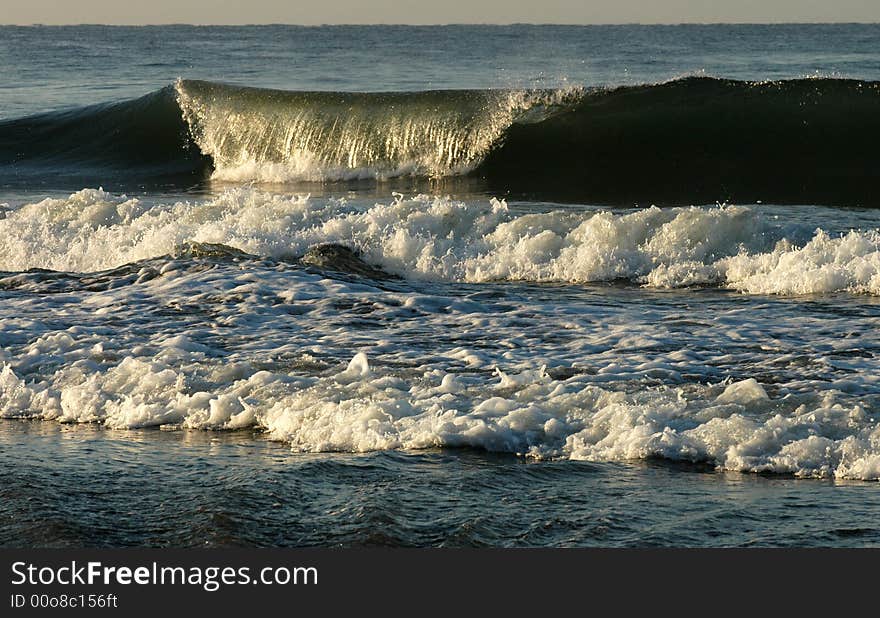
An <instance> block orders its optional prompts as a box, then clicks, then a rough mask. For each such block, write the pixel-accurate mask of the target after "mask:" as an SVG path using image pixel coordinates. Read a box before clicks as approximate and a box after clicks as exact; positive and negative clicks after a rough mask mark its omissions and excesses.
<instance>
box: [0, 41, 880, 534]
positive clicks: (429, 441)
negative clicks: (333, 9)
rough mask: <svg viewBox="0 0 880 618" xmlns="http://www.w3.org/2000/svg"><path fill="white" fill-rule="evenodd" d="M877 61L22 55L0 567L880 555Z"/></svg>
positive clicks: (807, 52)
mask: <svg viewBox="0 0 880 618" xmlns="http://www.w3.org/2000/svg"><path fill="white" fill-rule="evenodd" d="M878 35H880V27H878V26H865V25H840V26H823V25H815V26H793V25H781V26H678V27H635V26H620V27H615V26H608V27H556V26H534V27H531V26H509V27H492V26H453V27H443V28H438V27H425V28H411V27H322V28H299V27H282V26H273V27H246V28H213V27H202V28H194V27H188V26H174V27H151V28H109V27H99V26H89V27H70V28H66V27H65V28H46V27H30V28H6V27H4V28H0V57H2V58H3V62H0V74H2V77H3V79H4V83H6V84H7V87H6V88H4V89H3V90H2V91H0V153H2V159H0V203H2V210H0V417H2V419H3V420H2V421H0V444H2V447H0V459H2V466H0V475H2V483H0V498H2V500H0V518H2V521H3V526H2V528H0V535H2V536H0V542H2V543H3V544H4V545H7V546H69V545H74V546H75V545H106V546H124V545H159V546H162V545H184V546H189V545H192V546H198V545H205V544H208V545H230V544H232V545H235V544H243V545H251V544H256V545H338V544H342V545H364V544H389V545H446V546H452V545H456V546H457V545H696V546H705V545H865V544H874V543H876V542H877V540H878V538H880V529H878V528H877V526H876V525H875V523H874V522H875V520H876V514H877V512H878V511H877V508H878V495H877V491H876V488H877V484H876V481H877V480H878V478H880V425H878V413H880V408H878V406H880V384H878V380H877V375H876V374H877V368H878V366H877V363H876V362H875V357H876V354H877V353H878V349H880V337H878V335H877V334H876V326H877V324H878V316H880V305H878V303H877V298H878V296H880V218H878V215H877V214H876V211H875V210H874V209H873V208H872V207H873V206H876V205H877V202H878V200H877V197H878V196H877V194H876V192H875V190H874V183H873V176H872V173H873V172H874V170H876V165H877V163H878V157H877V155H876V153H874V152H873V150H872V147H871V144H872V143H875V142H874V141H873V140H874V138H875V137H876V136H877V135H880V128H878V126H877V120H876V117H875V114H874V110H875V109H876V105H877V102H878V100H880V94H878V85H877V81H876V80H878V79H880V71H878V67H880V63H878V60H880V58H878V55H880V52H878V51H877V49H878V47H877V45H876V43H877V41H878ZM710 121H711V122H710ZM652 196H653V197H652Z"/></svg>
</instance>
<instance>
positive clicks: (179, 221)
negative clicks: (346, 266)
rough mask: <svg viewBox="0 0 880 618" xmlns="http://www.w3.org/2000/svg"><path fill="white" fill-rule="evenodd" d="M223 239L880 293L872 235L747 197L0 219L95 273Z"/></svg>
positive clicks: (674, 282) (255, 248)
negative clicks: (613, 206) (838, 230)
mask: <svg viewBox="0 0 880 618" xmlns="http://www.w3.org/2000/svg"><path fill="white" fill-rule="evenodd" d="M188 242H203V243H222V244H225V245H228V246H231V247H234V248H237V249H240V250H242V251H245V252H248V253H251V254H255V255H259V256H269V257H290V256H299V255H303V254H304V253H305V252H306V251H307V250H308V249H309V248H310V247H312V246H315V245H318V244H322V243H338V244H343V245H346V246H349V247H351V248H352V249H355V250H357V251H359V252H361V253H362V255H363V257H364V259H365V260H366V261H367V262H369V263H371V264H374V265H376V266H379V267H381V268H383V269H385V270H387V271H389V272H391V273H395V274H398V275H401V276H403V277H407V278H414V279H427V280H437V281H466V282H485V281H493V280H520V281H536V282H570V283H584V282H596V281H609V280H614V279H627V280H631V281H634V282H638V283H641V284H645V285H648V286H652V287H658V288H664V287H668V288H674V287H685V286H694V285H716V286H726V287H730V288H733V289H737V290H741V291H743V292H748V293H762V294H813V293H828V292H839V291H848V292H856V293H867V294H878V293H880V234H878V232H877V231H876V230H867V231H850V232H849V233H846V234H843V235H832V234H829V233H827V232H825V231H822V230H816V231H815V232H810V231H809V230H808V229H806V228H804V227H803V226H798V225H788V226H787V227H786V226H784V225H781V224H780V223H779V222H777V221H775V220H773V219H771V218H768V217H765V216H762V215H761V214H760V212H759V211H757V210H753V209H750V208H745V207H736V206H720V207H710V208H697V207H691V208H668V209H660V208H654V207H652V208H646V209H642V210H637V211H634V212H629V213H625V214H617V213H612V212H594V211H588V212H579V213H575V212H571V211H555V212H546V213H534V214H525V215H520V216H515V215H513V214H511V212H510V211H509V209H508V207H507V205H506V204H505V203H504V202H503V201H499V200H494V199H493V200H491V201H490V202H488V203H464V202H461V201H456V200H452V199H448V198H440V197H428V196H415V197H413V198H404V197H402V196H398V197H396V198H395V199H393V200H391V201H389V202H385V203H378V204H375V205H373V206H370V207H367V206H362V205H361V206H356V205H351V204H348V203H347V202H346V201H345V200H341V199H310V198H308V197H303V196H300V197H286V196H280V195H273V194H269V193H264V192H260V191H256V190H252V189H235V190H230V191H227V192H225V193H222V194H220V195H218V196H217V197H214V198H211V199H209V200H206V201H205V202H195V203H190V202H179V203H174V204H158V205H148V204H146V203H144V202H141V201H139V200H138V199H129V198H125V197H119V196H113V195H110V194H108V193H106V192H103V191H101V190H94V189H85V190H82V191H79V192H77V193H75V194H73V195H71V196H70V197H68V198H62V199H46V200H44V201H42V202H38V203H34V204H27V205H24V206H22V207H20V208H17V209H14V210H11V211H9V212H8V213H7V216H6V218H5V219H2V220H0V269H2V270H7V271H22V270H25V269H28V268H35V267H37V268H47V269H53V270H63V271H98V270H102V269H107V268H112V267H116V266H120V265H122V264H126V263H130V262H135V261H138V260H142V259H146V258H151V257H156V256H160V255H166V254H171V253H173V252H174V251H175V250H176V249H177V248H178V247H180V246H181V245H183V244H185V243H188Z"/></svg>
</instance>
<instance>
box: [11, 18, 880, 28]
mask: <svg viewBox="0 0 880 618" xmlns="http://www.w3.org/2000/svg"><path fill="white" fill-rule="evenodd" d="M847 25H859V26H875V25H880V21H858V20H856V21H717V22H713V21H705V22H700V21H682V22H673V21H670V22H592V23H574V22H425V23H404V22H369V23H366V22H365V23H341V22H340V23H314V24H303V23H290V22H252V23H235V24H232V23H190V22H155V23H144V24H130V23H101V22H80V23H64V24H61V23H44V22H33V23H27V24H25V23H0V27H2V28H7V27H16V28H34V27H36V28H70V27H74V28H75V27H81V26H104V27H108V28H155V27H160V26H189V27H194V28H242V27H272V26H291V27H296V28H327V27H331V28H332V27H349V28H351V27H359V28H361V27H371V26H397V27H400V26H403V27H412V28H429V27H447V26H491V27H509V26H568V27H575V28H577V27H591V26H594V27H602V26H667V27H676V26H847Z"/></svg>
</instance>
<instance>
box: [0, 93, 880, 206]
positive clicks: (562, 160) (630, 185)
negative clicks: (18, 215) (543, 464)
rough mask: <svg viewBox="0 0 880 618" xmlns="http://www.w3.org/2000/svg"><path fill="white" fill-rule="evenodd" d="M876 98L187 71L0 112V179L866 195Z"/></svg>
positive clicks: (646, 195)
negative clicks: (286, 82) (330, 81)
mask: <svg viewBox="0 0 880 618" xmlns="http://www.w3.org/2000/svg"><path fill="white" fill-rule="evenodd" d="M878 103H880V84H878V83H875V82H863V81H856V80H844V79H827V78H823V79H800V80H788V81H774V82H741V81H734V80H726V79H716V78H709V77H688V78H683V79H679V80H675V81H671V82H667V83H661V84H652V85H642V86H623V87H618V88H605V89H585V88H572V89H568V90H438V91H427V92H397V93H352V92H289V91H281V90H267V89H258V88H248V87H239V86H229V85H224V84H218V83H212V82H203V81H193V80H180V81H178V82H177V83H176V84H174V85H171V86H168V87H166V88H163V89H161V90H159V91H157V92H154V93H151V94H148V95H146V96H144V97H141V98H139V99H135V100H132V101H124V102H119V103H113V104H104V105H97V106H91V107H86V108H81V109H74V110H68V111H61V112H54V113H49V114H42V115H38V116H33V117H29V118H23V119H18V120H9V121H4V122H2V123H0V183H2V184H7V185H9V184H15V183H24V184H28V185H31V184H35V183H36V184H46V183H48V182H63V181H64V180H65V179H67V180H68V182H69V183H81V184H78V185H77V186H84V185H95V184H104V185H105V186H106V185H108V184H109V183H111V182H117V183H123V184H124V183H126V182H127V183H129V184H132V183H133V184H138V183H141V184H144V183H148V182H164V183H167V184H178V185H180V184H186V183H190V184H192V183H194V182H201V181H203V180H205V179H206V178H208V177H211V178H214V179H215V180H220V181H234V182H242V181H257V182H273V183H277V182H281V183H296V182H302V181H319V182H335V181H347V180H353V179H364V178H367V179H373V180H377V181H382V180H387V179H389V178H393V177H398V176H416V177H426V178H449V177H458V176H463V175H466V176H469V177H474V178H477V179H479V180H480V181H482V182H484V183H486V185H487V186H488V187H489V188H490V189H491V190H492V191H493V192H495V193H499V192H507V191H513V192H523V193H531V194H537V195H546V196H552V197H555V198H560V199H561V198H565V199H569V198H571V199H582V200H593V201H599V202H613V201H633V200H635V201H649V202H664V201H686V202H688V203H705V202H709V203H712V202H715V201H739V202H746V201H748V202H753V201H760V200H764V201H776V202H780V203H828V204H837V203H854V204H876V203H877V200H878V198H877V193H876V191H875V182H874V178H875V175H876V171H877V169H878V163H880V159H878V154H877V152H878V151H877V149H876V147H875V144H876V143H877V141H878V138H880V114H878V113H877V110H878V107H880V106H878ZM50 171H51V174H49V173H48V172H50Z"/></svg>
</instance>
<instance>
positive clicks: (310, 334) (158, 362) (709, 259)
mask: <svg viewBox="0 0 880 618" xmlns="http://www.w3.org/2000/svg"><path fill="white" fill-rule="evenodd" d="M6 214H7V216H6V218H4V219H2V220H0V269H2V270H6V271H23V270H25V269H28V268H33V267H39V268H50V269H55V270H67V271H99V270H102V269H108V268H111V267H115V266H119V265H122V264H127V263H130V262H133V261H136V260H141V259H146V258H155V257H157V256H162V255H166V254H174V253H175V252H176V251H178V249H179V247H180V246H181V245H185V244H186V243H190V242H201V243H221V244H223V245H227V246H229V247H234V248H237V249H240V250H242V251H245V252H247V253H250V254H254V255H258V256H274V257H289V256H296V255H302V254H303V253H305V252H306V251H307V250H308V249H309V248H310V247H313V246H314V245H317V244H321V243H338V244H343V245H347V246H349V247H352V248H354V249H356V250H358V251H360V252H361V253H362V255H363V257H364V259H365V260H366V261H367V262H369V263H372V264H376V265H378V266H381V267H382V268H384V269H385V270H387V271H389V272H392V273H397V274H399V275H402V276H404V277H406V278H409V279H412V280H414V281H410V282H403V283H400V282H398V283H395V284H394V285H392V286H390V287H388V288H386V287H382V285H381V284H380V283H381V282H374V281H370V280H368V279H351V278H334V277H330V276H326V275H325V274H322V273H321V272H320V270H310V269H304V268H302V267H300V266H298V265H297V264H295V263H290V262H288V261H280V262H272V261H269V262H259V263H257V262H252V261H250V260H248V259H246V258H245V259H244V260H239V261H238V262H234V261H222V260H221V261H220V263H219V264H217V263H214V262H211V261H210V260H208V261H200V260H199V258H198V257H197V256H196V257H187V258H185V259H176V258H173V257H172V258H167V259H161V260H157V261H156V262H151V263H150V264H147V265H142V266H140V267H138V269H135V270H134V271H132V272H133V273H134V275H131V276H129V275H125V276H126V277H130V278H129V279H126V281H127V282H126V283H125V284H124V285H110V284H112V283H114V282H115V281H116V279H115V277H117V276H122V275H112V274H111V275H100V276H98V277H96V278H95V280H106V282H107V285H106V286H103V287H102V286H101V285H98V286H91V285H89V286H88V288H76V290H75V291H70V292H65V291H64V290H65V289H67V288H65V287H64V285H67V284H66V283H64V281H65V280H64V279H60V280H57V281H56V283H58V281H60V282H61V283H58V285H60V287H51V286H54V285H56V283H52V281H54V280H52V279H51V278H50V279H49V283H47V285H50V287H49V288H45V290H47V291H53V292H54V293H51V294H48V293H47V294H40V293H38V294H32V293H31V292H30V291H36V292H39V291H40V290H42V289H44V288H41V287H40V286H41V285H43V283H41V281H42V279H41V277H42V275H40V274H33V276H32V278H31V279H28V277H29V276H31V275H26V274H24V275H12V276H6V277H4V278H3V279H2V281H3V282H4V283H3V285H4V286H12V287H13V288H14V289H13V290H12V291H7V292H3V293H4V294H5V296H4V305H3V308H2V320H0V416H2V417H6V418H42V419H47V420H55V421H60V422H69V423H83V422H89V423H100V424H102V425H104V426H106V427H109V428H129V427H150V426H161V427H165V428H192V429H203V430H232V429H241V428H261V429H263V430H265V431H266V432H268V434H269V435H270V436H271V437H273V438H274V439H277V440H282V441H284V442H287V443H289V444H290V445H291V447H292V448H293V449H295V450H298V451H367V450H375V449H420V448H430V447H438V446H440V447H443V446H450V447H454V446H467V447H475V448H483V449H489V450H496V451H503V452H514V453H522V454H524V455H526V456H529V457H533V458H536V459H558V458H561V459H583V460H591V461H608V460H628V459H644V458H649V457H664V458H668V459H673V460H684V461H699V462H707V463H709V464H712V465H716V466H718V467H720V468H724V469H730V470H744V471H759V472H760V471H769V472H780V473H791V474H796V475H800V476H819V477H836V478H857V479H876V478H880V429H878V423H877V417H876V414H875V413H874V412H873V410H875V409H876V402H877V399H878V397H880V378H878V377H877V373H876V371H874V365H873V363H874V361H873V360H872V356H871V354H872V352H871V350H873V349H874V348H875V347H876V345H875V344H876V341H874V338H873V330H872V329H873V318H872V317H871V315H870V314H865V315H860V314H858V313H857V314H852V313H851V312H850V313H841V314H840V315H839V316H838V315H837V314H829V315H825V314H824V313H823V314H821V315H819V314H817V315H814V314H802V315H798V316H792V317H789V316H787V315H780V313H779V311H781V310H784V309H785V307H788V306H794V305H795V303H788V302H787V301H785V303H783V302H782V301H780V302H779V303H778V304H776V305H768V303H766V302H765V301H761V302H760V303H751V302H750V303H748V304H747V305H746V306H744V305H743V304H742V303H741V302H737V299H741V297H740V295H727V294H724V295H719V294H712V295H710V296H709V297H707V300H706V301H705V302H704V303H703V304H702V305H700V307H701V310H700V311H694V310H692V309H691V305H692V304H693V303H696V302H702V301H698V300H697V299H696V297H697V296H700V295H696V294H693V293H692V292H690V291H685V292H681V293H677V294H674V295H667V294H665V293H662V294H658V293H657V292H654V291H648V292H645V294H647V295H648V296H646V297H644V298H643V297H642V296H641V294H642V292H639V294H640V296H639V298H640V299H641V300H640V301H639V303H636V305H631V306H630V305H627V304H626V303H623V304H619V303H617V302H615V301H614V300H613V299H614V298H616V297H615V296H614V294H613V293H612V292H613V289H609V290H608V291H607V292H606V293H603V294H599V295H598V296H596V298H595V300H591V298H592V297H591V296H590V294H591V293H590V292H589V290H588V289H581V288H580V287H578V286H568V287H547V286H538V287H535V286H515V285H509V284H506V283H505V284H504V285H496V284H493V283H490V282H492V281H495V280H506V281H515V280H522V281H547V282H551V281H561V282H589V281H602V280H609V279H617V278H624V279H629V280H631V281H634V282H637V283H640V284H642V285H647V286H653V287H674V286H682V285H715V286H728V287H732V288H735V289H741V290H743V291H744V292H749V293H752V292H761V293H768V292H769V293H776V294H799V293H804V292H811V293H812V292H826V291H838V292H839V291H848V292H860V293H869V294H875V293H877V292H878V285H877V272H878V268H880V266H878V251H880V239H878V236H877V233H876V232H873V231H852V232H848V233H843V234H837V235H832V234H830V233H827V232H823V231H816V232H814V231H812V230H811V228H809V227H805V226H801V225H785V224H784V223H780V222H779V221H777V220H775V219H773V218H772V217H769V216H766V215H764V214H762V213H761V212H760V211H758V210H756V209H748V208H741V207H714V208H675V209H659V208H647V209H642V210H634V211H630V212H625V213H612V212H599V211H591V212H585V211H581V212H576V211H572V210H559V211H554V212H544V213H530V214H525V215H517V214H515V213H514V212H512V211H511V209H509V208H508V207H507V205H506V204H505V203H504V202H502V201H497V200H492V201H488V202H475V203H464V202H460V201H456V200H451V199H446V198H432V197H425V196H417V197H414V198H409V199H406V198H403V197H397V198H395V199H392V200H389V201H387V202H385V203H380V204H374V205H370V204H363V203H360V204H352V203H348V202H346V201H344V200H338V199H314V198H308V197H289V196H280V195H271V194H268V193H264V192H260V191H255V190H251V189H238V190H233V191H228V192H225V193H223V194H221V195H218V196H216V197H213V198H209V199H206V200H205V201H203V202H197V203H188V202H180V203H174V204H149V203H146V202H142V201H139V200H137V199H129V198H126V197H120V196H113V195H110V194H108V193H106V192H103V191H100V190H83V191H80V192H78V193H76V194H74V195H72V196H70V197H68V198H63V199H50V200H44V201H42V202H38V203H33V204H26V205H24V206H20V207H15V208H11V209H9V211H8V212H7V213H6ZM126 272H127V271H126ZM142 275H143V276H142ZM102 277H103V279H101V278H102ZM423 280H428V281H439V282H444V283H443V285H434V284H426V283H424V282H423ZM28 281H30V283H28ZM22 282H24V283H22ZM446 282H469V283H479V282H483V285H467V286H457V285H456V286H449V285H447V284H446ZM62 283H64V284H63V285H61V284H62ZM18 285H25V287H24V288H22V289H23V290H25V293H19V292H18V291H17V290H18V288H15V286H18ZM71 285H72V284H71ZM78 285H87V283H82V284H78ZM27 286H30V287H27ZM509 289H513V292H511V294H512V295H511V296H509V297H508V296H507V292H506V290H509ZM626 289H627V290H630V289H631V288H626ZM484 290H485V291H484ZM609 294H611V295H610V296H609ZM649 296H650V297H651V298H653V297H656V298H664V299H666V298H674V299H677V301H680V302H679V304H680V305H681V306H677V305H676V304H675V303H672V304H668V305H667V303H668V301H667V300H664V301H663V302H661V303H660V304H652V302H649V301H648V300H646V299H647V298H648V297H649ZM626 298H627V295H626V294H624V295H623V296H621V297H620V298H618V300H620V299H624V300H625V299H626ZM689 299H694V300H693V301H691V300H689ZM725 299H728V300H725ZM835 302H840V301H835ZM847 302H849V303H850V304H854V305H855V306H858V305H859V303H861V302H862V301H860V300H859V299H858V298H856V297H851V296H850V297H848V300H847ZM585 303H594V304H592V305H589V304H585ZM719 305H723V307H720V306H719ZM763 305H768V306H767V307H766V308H762V306H763ZM783 305H784V306H783ZM744 312H745V313H744ZM744 316H745V317H744ZM108 319H110V320H112V322H108ZM725 376H735V379H731V380H725V379H724V378H725Z"/></svg>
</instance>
